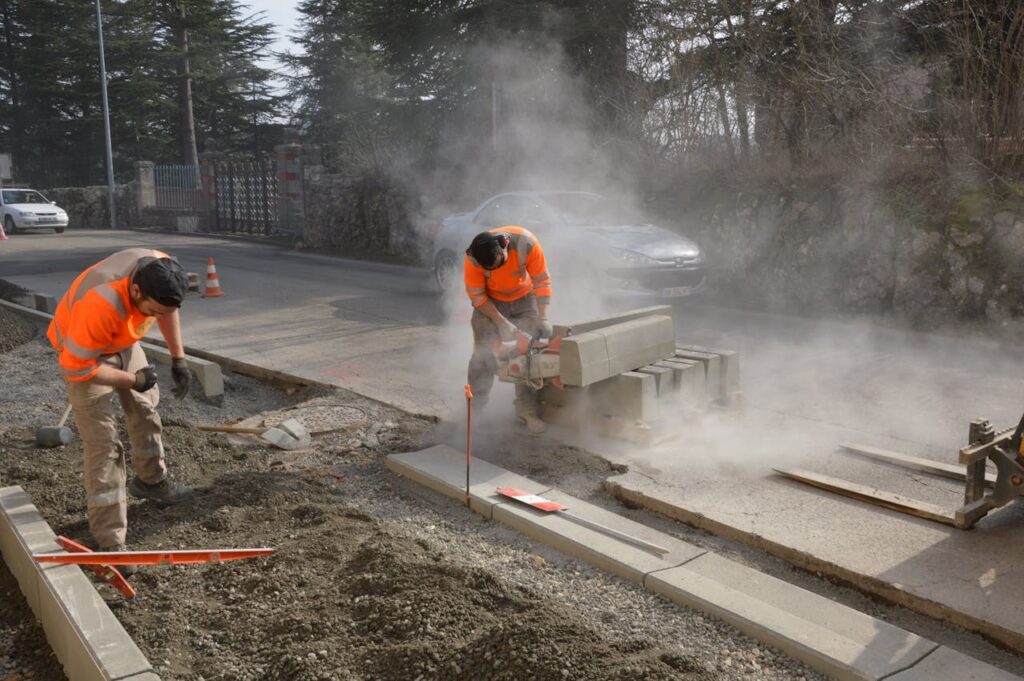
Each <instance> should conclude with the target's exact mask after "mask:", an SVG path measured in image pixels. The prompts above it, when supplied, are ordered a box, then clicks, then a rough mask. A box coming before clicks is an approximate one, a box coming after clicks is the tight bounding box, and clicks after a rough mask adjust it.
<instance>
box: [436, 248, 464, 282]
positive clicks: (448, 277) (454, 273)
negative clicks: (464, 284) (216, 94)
mask: <svg viewBox="0 0 1024 681" xmlns="http://www.w3.org/2000/svg"><path fill="white" fill-rule="evenodd" d="M458 275H459V261H458V259H457V258H456V257H455V254H454V253H452V252H451V251H441V252H440V253H438V254H437V257H436V258H434V278H435V279H436V280H437V285H438V286H439V287H440V288H441V290H442V291H452V290H455V289H456V288H457V287H458V285H459V279H458Z"/></svg>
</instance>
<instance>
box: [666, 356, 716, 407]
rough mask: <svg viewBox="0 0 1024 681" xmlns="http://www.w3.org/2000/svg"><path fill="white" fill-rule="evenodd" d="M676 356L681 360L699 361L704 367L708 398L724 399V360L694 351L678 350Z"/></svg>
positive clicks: (705, 387)
mask: <svg viewBox="0 0 1024 681" xmlns="http://www.w3.org/2000/svg"><path fill="white" fill-rule="evenodd" d="M675 356H676V357H677V358H680V359H691V360H697V361H699V362H701V363H703V365H704V379H705V386H704V389H705V392H706V394H707V398H708V399H711V400H717V399H720V398H721V397H723V393H722V360H721V358H720V357H719V356H718V355H715V354H712V353H710V352H696V351H694V350H678V349H677V350H676V352H675Z"/></svg>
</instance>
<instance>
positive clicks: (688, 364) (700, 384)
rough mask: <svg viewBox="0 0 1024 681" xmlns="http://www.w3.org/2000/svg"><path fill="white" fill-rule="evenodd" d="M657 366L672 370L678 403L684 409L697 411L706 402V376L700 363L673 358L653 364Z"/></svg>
mask: <svg viewBox="0 0 1024 681" xmlns="http://www.w3.org/2000/svg"><path fill="white" fill-rule="evenodd" d="M659 365H660V366H666V367H671V368H672V369H673V375H674V376H675V377H676V379H677V380H678V381H679V395H680V401H681V403H682V405H683V406H684V407H689V408H692V409H699V408H701V407H702V406H703V405H704V403H705V402H706V401H707V376H706V374H705V369H704V364H703V363H702V362H695V361H692V360H685V359H681V358H679V357H674V358H672V359H665V360H662V361H660V362H657V363H656V364H655V366H659Z"/></svg>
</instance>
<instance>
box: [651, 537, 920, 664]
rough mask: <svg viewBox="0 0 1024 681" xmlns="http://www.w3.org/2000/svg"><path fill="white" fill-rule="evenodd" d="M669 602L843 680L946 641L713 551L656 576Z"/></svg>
mask: <svg viewBox="0 0 1024 681" xmlns="http://www.w3.org/2000/svg"><path fill="white" fill-rule="evenodd" d="M645 585H646V586H647V587H648V588H649V589H651V590H652V591H654V592H655V593H659V594H661V595H663V596H665V597H666V598H668V599H670V600H672V601H675V602H677V603H680V604H682V605H685V606H687V607H691V608H695V609H697V610H701V611H703V612H707V613H708V614H710V615H714V616H715V617H718V618H719V619H722V620H725V621H726V622H729V623H730V624H732V625H733V626H735V627H736V628H738V629H740V630H741V631H743V632H745V633H747V634H749V635H750V636H753V637H754V638H756V639H758V640H761V641H766V642H767V643H770V644H771V645H773V646H775V647H777V648H779V649H780V650H782V651H784V652H785V653H787V654H788V655H791V656H792V657H795V658H797V659H798V660H802V661H804V662H806V663H807V664H809V665H810V666H812V667H814V668H815V669H817V670H818V671H821V672H824V673H826V674H828V675H829V676H831V677H833V678H836V679H839V680H840V681H854V680H857V681H860V680H862V679H872V680H877V679H883V678H886V677H888V676H889V675H891V674H894V673H896V672H899V671H901V670H903V669H907V668H908V667H911V666H913V665H915V664H917V663H918V662H920V661H921V660H922V659H924V657H925V656H926V655H928V653H930V652H932V651H933V650H935V649H936V648H937V647H938V644H937V643H935V642H933V641H929V640H927V639H925V638H922V637H920V636H918V635H916V634H912V633H910V632H908V631H904V630H903V629H900V628H899V627H896V626H893V625H891V624H888V623H886V622H883V621H882V620H879V619H876V618H874V617H871V616H870V615H865V614H864V613H861V612H858V611H856V610H854V609H852V608H849V607H847V606H844V605H840V604H839V603H835V602H833V601H830V600H828V599H827V598H824V597H822V596H819V595H817V594H815V593H812V592H810V591H806V590H804V589H801V588H799V587H795V586H793V585H791V584H789V583H787V582H784V581H782V580H780V579H776V578H775V577H771V576H770V575H766V574H763V573H760V572H757V571H756V570H753V569H751V568H748V567H746V566H745V565H741V564H739V563H736V562H734V561H731V560H727V559H725V558H722V557H721V556H718V555H716V554H713V553H707V554H705V555H703V556H701V557H699V558H697V559H696V560H694V561H692V562H690V563H687V564H686V565H683V566H681V567H678V568H670V569H668V570H663V571H660V572H657V573H655V574H652V575H649V576H648V577H647V580H646V582H645Z"/></svg>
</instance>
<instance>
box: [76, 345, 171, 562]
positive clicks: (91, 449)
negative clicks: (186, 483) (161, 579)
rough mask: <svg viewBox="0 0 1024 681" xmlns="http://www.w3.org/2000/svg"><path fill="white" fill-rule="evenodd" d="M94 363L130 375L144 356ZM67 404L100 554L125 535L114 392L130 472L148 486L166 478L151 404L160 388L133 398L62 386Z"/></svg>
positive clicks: (123, 392)
mask: <svg viewBox="0 0 1024 681" xmlns="http://www.w3.org/2000/svg"><path fill="white" fill-rule="evenodd" d="M99 361H100V363H102V364H106V365H108V366H112V367H114V368H116V369H122V368H123V369H124V370H125V371H128V372H130V373H135V372H136V371H138V370H139V369H141V368H142V367H144V366H146V364H148V362H147V361H146V354H145V353H144V352H143V351H142V348H141V347H139V344H138V343H136V344H135V345H133V346H131V347H130V348H128V349H127V350H124V351H123V352H121V353H118V354H116V355H105V356H103V357H101V358H100V360H99ZM67 385H68V399H69V400H70V402H71V410H72V412H73V413H74V415H75V423H76V424H77V425H78V432H79V433H80V434H81V436H82V444H83V446H84V449H85V466H84V477H85V506H86V509H87V510H88V514H89V531H90V532H91V533H92V536H93V539H95V540H96V544H97V545H98V546H99V547H100V548H101V549H106V548H110V547H112V546H116V545H117V544H124V543H125V534H126V532H127V530H128V499H127V496H126V490H125V481H126V465H125V456H124V447H123V446H122V445H121V442H120V441H119V440H118V438H117V420H116V419H115V418H114V402H113V396H114V393H117V398H118V399H119V400H120V401H121V407H122V408H123V409H124V414H125V425H126V426H127V428H128V437H129V440H130V441H131V446H132V468H134V469H135V474H136V475H137V476H138V477H139V478H140V479H141V480H142V482H145V483H149V484H153V483H157V482H160V481H161V480H163V479H164V476H166V475H167V467H166V466H165V465H164V446H163V442H162V441H161V437H160V433H161V431H162V430H163V426H162V424H161V423H160V415H159V414H157V413H156V405H157V404H158V403H159V401H160V388H159V387H158V386H153V388H152V389H150V390H148V391H146V392H144V393H139V392H136V391H134V390H131V389H120V388H112V387H110V386H105V385H97V384H95V383H92V382H89V381H86V382H74V381H67Z"/></svg>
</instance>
